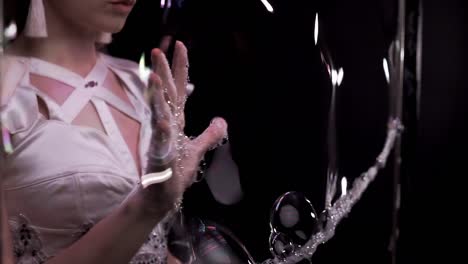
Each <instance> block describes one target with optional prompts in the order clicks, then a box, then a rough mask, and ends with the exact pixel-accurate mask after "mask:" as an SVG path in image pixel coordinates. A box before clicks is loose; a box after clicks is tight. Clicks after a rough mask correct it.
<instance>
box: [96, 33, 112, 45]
mask: <svg viewBox="0 0 468 264" xmlns="http://www.w3.org/2000/svg"><path fill="white" fill-rule="evenodd" d="M96 42H97V43H100V44H109V43H111V42H112V34H111V33H109V32H102V33H100V34H99V36H98V38H97V39H96Z"/></svg>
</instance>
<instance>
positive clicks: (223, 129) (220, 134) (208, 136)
mask: <svg viewBox="0 0 468 264" xmlns="http://www.w3.org/2000/svg"><path fill="white" fill-rule="evenodd" d="M226 135H227V123H226V121H225V120H224V119H222V118H220V117H217V118H214V119H213V120H212V121H211V124H210V126H208V128H206V129H205V131H203V133H202V134H201V135H200V136H198V137H197V138H195V139H194V140H193V143H194V145H195V148H196V151H197V153H195V154H197V155H200V156H203V155H204V154H205V152H207V151H208V150H210V149H212V148H214V147H215V146H216V145H218V143H219V142H221V141H222V140H223V138H225V137H226Z"/></svg>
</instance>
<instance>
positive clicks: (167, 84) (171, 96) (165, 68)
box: [151, 49, 177, 109]
mask: <svg viewBox="0 0 468 264" xmlns="http://www.w3.org/2000/svg"><path fill="white" fill-rule="evenodd" d="M151 60H152V62H153V70H154V72H155V73H156V74H157V75H158V76H159V77H160V78H161V81H162V88H163V91H164V92H165V93H167V98H166V99H167V101H168V104H169V105H170V106H171V108H172V109H175V108H176V105H175V104H176V103H177V92H176V88H175V84H174V80H173V78H172V72H171V69H170V67H169V63H168V62H167V59H166V56H165V55H164V53H163V52H162V51H161V50H160V49H153V51H152V52H151Z"/></svg>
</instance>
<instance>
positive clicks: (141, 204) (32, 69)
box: [1, 0, 227, 264]
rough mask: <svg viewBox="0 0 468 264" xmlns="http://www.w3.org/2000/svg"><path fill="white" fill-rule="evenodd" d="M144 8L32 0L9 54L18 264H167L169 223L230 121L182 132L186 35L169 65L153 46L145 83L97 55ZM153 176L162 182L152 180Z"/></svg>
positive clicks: (11, 199)
mask: <svg viewBox="0 0 468 264" xmlns="http://www.w3.org/2000/svg"><path fill="white" fill-rule="evenodd" d="M135 4H136V0H79V1H78V0H32V1H31V8H30V10H29V11H30V12H29V16H28V21H27V23H26V28H25V30H24V31H23V34H21V35H20V36H19V37H18V38H17V40H15V42H14V43H12V45H11V46H10V47H9V48H8V49H7V54H8V55H7V56H5V57H4V58H3V59H2V69H3V75H4V76H3V80H2V81H3V82H2V89H3V91H2V95H3V96H2V104H1V111H2V123H3V125H4V126H5V127H6V129H8V131H9V134H10V136H11V140H12V145H13V149H14V150H13V152H12V153H10V154H8V155H7V157H6V166H5V168H4V169H3V177H4V186H3V187H4V195H5V203H6V208H7V214H8V223H9V228H10V229H11V234H12V238H11V240H12V248H13V251H14V254H15V258H16V262H18V263H48V264H49V263H129V262H131V263H165V262H166V255H167V252H166V251H167V249H166V248H167V247H166V244H165V231H166V230H165V227H164V224H163V223H164V222H165V221H164V220H165V219H167V218H169V217H170V215H171V213H172V212H173V211H174V210H177V204H178V203H180V199H181V197H182V195H183V192H184V190H185V189H186V188H187V187H188V186H189V185H190V184H191V183H192V182H193V176H194V174H195V172H196V171H197V168H198V163H199V161H200V159H201V158H202V156H203V155H204V153H205V152H206V151H207V150H208V149H210V148H212V147H214V146H216V145H217V144H218V142H220V141H221V140H222V139H223V138H224V137H225V135H226V129H227V124H226V122H225V121H224V120H223V119H221V118H216V119H214V120H213V122H212V123H211V125H210V126H209V127H208V128H207V129H206V130H205V132H204V133H203V134H202V135H200V136H199V137H198V138H196V139H194V140H189V139H188V138H187V137H186V136H185V135H184V134H183V128H184V123H185V120H184V114H183V112H184V104H185V100H186V86H187V83H186V81H187V67H186V65H187V64H188V62H187V54H186V49H185V47H184V45H183V44H182V43H180V42H178V43H177V44H176V48H175V53H174V59H173V64H172V65H173V67H172V71H171V69H170V68H169V66H168V62H167V60H166V58H165V55H164V54H163V53H162V52H161V51H160V50H159V49H154V50H153V52H152V61H153V70H154V72H153V73H151V75H150V78H149V84H148V85H147V83H146V82H145V81H144V80H141V78H140V77H139V75H138V71H137V65H136V64H134V63H132V62H129V61H125V60H121V59H116V58H113V57H110V56H107V55H104V54H102V53H100V52H98V51H97V49H96V43H98V42H102V41H103V40H106V39H108V37H109V33H115V32H118V31H120V30H121V29H122V27H123V25H124V24H125V21H126V18H127V16H128V14H129V12H130V11H131V10H132V8H133V6H134V5H135ZM147 86H148V87H150V88H146V87H147ZM144 94H149V95H150V96H149V98H151V100H150V101H151V103H150V105H149V106H148V105H147V104H146V101H145V97H144V96H143V95H144ZM148 150H149V151H148ZM149 173H153V174H150V175H152V176H154V177H153V178H156V180H157V181H156V183H155V184H151V185H149V186H148V187H146V186H143V184H142V183H145V180H144V178H146V176H145V177H143V176H144V175H147V174H149ZM168 177H169V179H168V180H166V181H163V180H165V179H166V178H168ZM142 181H143V182H142ZM168 259H169V262H172V261H175V260H174V259H173V258H168Z"/></svg>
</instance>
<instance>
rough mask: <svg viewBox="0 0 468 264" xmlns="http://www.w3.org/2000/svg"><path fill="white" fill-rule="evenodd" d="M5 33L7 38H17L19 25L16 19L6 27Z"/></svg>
mask: <svg viewBox="0 0 468 264" xmlns="http://www.w3.org/2000/svg"><path fill="white" fill-rule="evenodd" d="M4 34H5V38H6V39H7V40H11V39H14V38H16V35H17V34H18V27H17V26H16V23H15V22H14V21H13V22H11V23H10V25H8V26H7V27H6V28H5V32H4Z"/></svg>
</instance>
